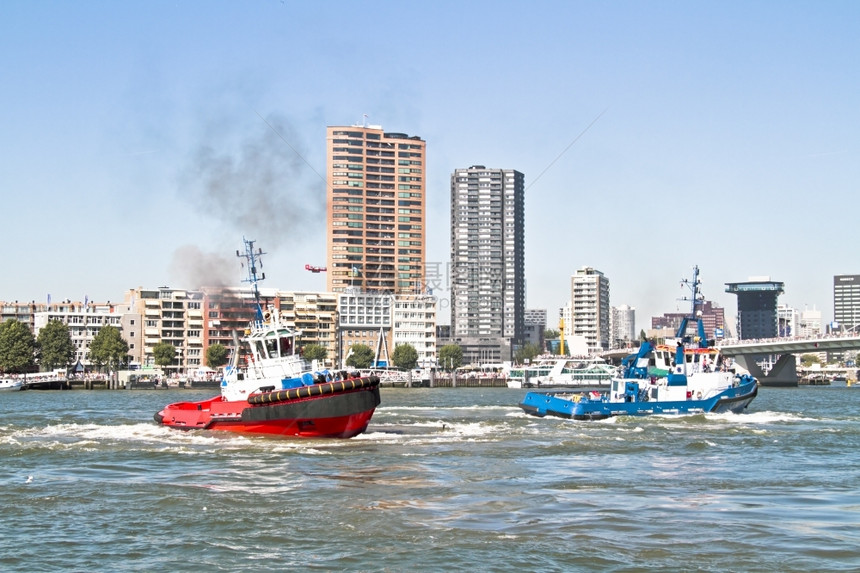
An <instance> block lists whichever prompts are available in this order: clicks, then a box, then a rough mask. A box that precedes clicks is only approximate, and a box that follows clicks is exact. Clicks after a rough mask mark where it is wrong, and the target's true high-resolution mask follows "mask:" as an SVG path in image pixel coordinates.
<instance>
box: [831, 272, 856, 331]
mask: <svg viewBox="0 0 860 573" xmlns="http://www.w3.org/2000/svg"><path fill="white" fill-rule="evenodd" d="M833 321H834V322H836V324H837V325H838V328H840V329H842V330H852V331H854V332H857V327H858V325H860V275H836V276H834V277H833Z"/></svg>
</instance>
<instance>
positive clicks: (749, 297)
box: [726, 277, 785, 340]
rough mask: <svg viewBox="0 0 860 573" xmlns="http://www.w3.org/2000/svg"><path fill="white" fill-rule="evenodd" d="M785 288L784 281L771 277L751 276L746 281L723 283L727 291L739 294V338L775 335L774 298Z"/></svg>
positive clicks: (775, 311)
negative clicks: (774, 279)
mask: <svg viewBox="0 0 860 573" xmlns="http://www.w3.org/2000/svg"><path fill="white" fill-rule="evenodd" d="M784 290H785V284H784V283H781V282H776V281H772V280H770V277H750V278H749V280H747V281H746V282H738V283H726V292H728V293H731V294H734V295H737V297H738V324H737V337H738V338H739V339H741V340H749V339H754V338H776V337H777V336H778V334H779V317H778V315H777V310H776V307H777V297H779V295H781V294H782V293H783V292H784Z"/></svg>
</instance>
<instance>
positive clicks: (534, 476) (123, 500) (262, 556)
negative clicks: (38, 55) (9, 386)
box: [0, 386, 860, 572]
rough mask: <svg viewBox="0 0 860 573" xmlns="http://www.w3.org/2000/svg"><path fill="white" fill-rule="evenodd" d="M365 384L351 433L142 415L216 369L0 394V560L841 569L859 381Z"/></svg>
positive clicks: (332, 567)
mask: <svg viewBox="0 0 860 573" xmlns="http://www.w3.org/2000/svg"><path fill="white" fill-rule="evenodd" d="M525 392H526V391H525V390H509V389H498V388H493V389H470V388H455V389H443V388H435V389H388V388H385V389H383V390H382V404H381V406H380V407H379V409H377V411H376V414H375V415H374V418H373V420H372V422H371V427H370V428H369V431H368V432H367V433H365V434H363V435H361V436H358V437H356V438H353V439H351V440H335V441H331V440H309V441H296V440H278V439H272V438H257V437H242V436H233V435H223V434H213V433H195V432H182V431H177V430H172V429H168V428H162V427H159V426H156V424H155V423H154V422H153V421H152V415H153V413H154V412H156V411H157V410H159V409H160V408H161V406H163V405H164V404H166V403H168V402H174V401H180V400H188V399H200V398H204V397H208V396H210V395H211V393H212V391H211V390H206V391H199V390H135V391H99V390H94V391H85V390H73V391H53V392H38V391H26V392H11V393H8V392H7V393H4V394H2V395H0V408H2V412H3V415H2V418H0V462H2V467H0V482H2V487H0V507H2V522H0V523H2V532H0V570H2V571H26V572H33V571H63V572H65V571H155V570H163V571H255V572H256V571H287V570H294V569H310V570H323V571H343V570H348V571H410V572H414V571H470V570H480V571H623V572H632V571H649V570H655V569H659V570H665V571H743V572H753V571H803V572H809V571H856V570H858V569H860V388H846V387H844V386H843V387H801V388H797V389H770V388H763V389H761V390H760V392H759V396H758V398H756V400H754V401H753V403H752V405H751V406H750V408H749V410H747V412H746V413H744V414H725V415H695V416H684V417H650V418H616V419H610V420H605V421H599V422H576V421H570V420H561V419H554V418H545V419H539V418H533V417H529V416H526V415H525V414H523V413H522V412H521V411H520V410H519V408H518V407H517V403H518V402H519V400H520V399H521V398H522V396H523V395H524V394H525Z"/></svg>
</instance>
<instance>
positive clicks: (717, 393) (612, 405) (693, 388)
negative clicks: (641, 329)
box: [520, 267, 758, 420]
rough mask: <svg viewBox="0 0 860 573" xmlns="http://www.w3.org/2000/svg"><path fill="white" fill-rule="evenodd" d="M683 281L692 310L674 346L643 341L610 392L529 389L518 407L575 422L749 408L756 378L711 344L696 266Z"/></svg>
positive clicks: (630, 356)
mask: <svg viewBox="0 0 860 573" xmlns="http://www.w3.org/2000/svg"><path fill="white" fill-rule="evenodd" d="M684 283H685V284H687V285H688V286H689V287H690V288H691V290H692V292H693V296H692V299H691V300H692V311H691V313H690V316H688V317H685V318H684V319H683V320H682V321H681V325H680V327H679V328H678V332H677V335H676V340H674V344H672V341H667V342H669V343H668V344H661V345H655V344H652V343H651V342H648V341H644V342H642V345H641V346H640V347H639V352H637V353H636V354H631V355H629V356H627V357H626V358H625V359H624V360H623V361H622V364H621V377H619V378H613V379H612V382H611V386H610V390H609V392H590V393H588V394H585V393H579V394H560V393H553V394H547V393H539V392H529V393H528V394H526V396H525V398H523V401H522V402H521V403H520V408H522V409H523V410H524V411H525V412H526V413H527V414H532V415H534V416H540V417H543V416H547V415H549V416H558V417H561V418H573V419H575V420H600V419H603V418H609V417H610V416H643V415H648V414H699V413H705V412H718V413H719V412H734V413H739V412H742V411H743V410H745V409H746V407H747V406H749V404H750V402H752V401H753V399H754V398H755V397H756V395H757V394H758V381H757V380H756V379H755V378H754V377H752V376H751V375H750V374H749V373H748V372H745V371H741V370H740V368H739V367H737V366H736V365H734V364H731V363H730V361H729V360H728V359H726V358H725V357H723V356H721V355H720V351H719V349H718V348H715V347H713V346H711V345H709V344H708V341H707V339H706V337H705V328H704V326H703V324H702V319H701V312H700V311H698V309H697V308H696V307H697V306H699V305H701V304H702V302H703V297H702V295H701V294H700V293H699V284H700V282H699V268H698V267H694V269H693V280H692V281H684ZM691 321H692V322H694V323H695V324H697V332H696V335H694V336H693V335H688V334H687V327H688V325H689V324H690V323H691Z"/></svg>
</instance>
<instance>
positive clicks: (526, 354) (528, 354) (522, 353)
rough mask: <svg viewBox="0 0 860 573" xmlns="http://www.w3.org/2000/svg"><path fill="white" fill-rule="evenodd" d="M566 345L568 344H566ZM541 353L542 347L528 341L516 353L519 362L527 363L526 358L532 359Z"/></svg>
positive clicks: (515, 356)
mask: <svg viewBox="0 0 860 573" xmlns="http://www.w3.org/2000/svg"><path fill="white" fill-rule="evenodd" d="M565 346H566V344H565ZM540 353H541V350H540V347H539V346H538V345H536V344H532V343H531V342H528V343H526V344H524V345H523V346H521V347H520V349H519V350H517V352H516V354H515V355H514V359H515V360H516V361H517V364H525V362H526V360H532V359H534V357H535V356H537V355H538V354H540Z"/></svg>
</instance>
